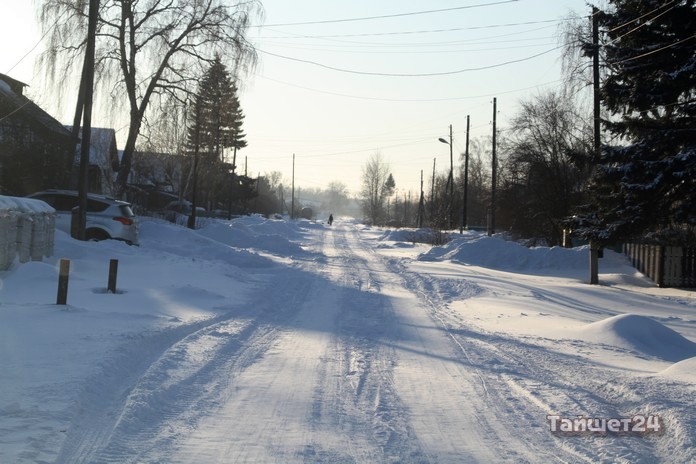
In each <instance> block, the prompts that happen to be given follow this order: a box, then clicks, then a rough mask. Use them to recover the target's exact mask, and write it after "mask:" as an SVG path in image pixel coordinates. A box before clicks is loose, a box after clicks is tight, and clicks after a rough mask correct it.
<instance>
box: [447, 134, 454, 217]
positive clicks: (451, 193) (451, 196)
mask: <svg viewBox="0 0 696 464" xmlns="http://www.w3.org/2000/svg"><path fill="white" fill-rule="evenodd" d="M449 129H450V133H449V148H450V173H449V181H448V182H449V188H450V191H449V208H448V210H449V228H450V229H452V228H453V227H454V155H453V154H452V152H453V150H454V148H453V141H452V124H450V127H449Z"/></svg>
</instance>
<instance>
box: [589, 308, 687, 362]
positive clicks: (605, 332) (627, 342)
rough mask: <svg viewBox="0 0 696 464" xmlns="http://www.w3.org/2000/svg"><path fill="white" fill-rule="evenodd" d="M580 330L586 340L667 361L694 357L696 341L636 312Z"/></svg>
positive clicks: (592, 324) (595, 323)
mask: <svg viewBox="0 0 696 464" xmlns="http://www.w3.org/2000/svg"><path fill="white" fill-rule="evenodd" d="M579 333H580V334H581V336H582V339H583V340H586V341H588V342H595V343H603V344H607V345H612V346H617V347H620V348H625V349H627V350H630V351H634V352H637V353H639V354H642V355H646V356H653V357H656V358H660V359H664V360H666V361H681V360H684V359H686V358H690V357H692V356H696V343H693V342H691V341H689V340H687V339H686V338H684V337H682V336H681V335H679V334H678V333H677V332H675V331H674V330H672V329H670V328H668V327H666V326H664V325H662V324H660V323H659V322H657V321H656V320H654V319H651V318H649V317H646V316H639V315H637V314H622V315H620V316H614V317H610V318H608V319H604V320H601V321H598V322H593V323H591V324H588V325H586V326H585V327H583V328H581V329H579ZM695 366H696V365H695Z"/></svg>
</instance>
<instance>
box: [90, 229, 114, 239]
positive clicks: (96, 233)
mask: <svg viewBox="0 0 696 464" xmlns="http://www.w3.org/2000/svg"><path fill="white" fill-rule="evenodd" d="M110 238H111V237H109V234H107V233H106V232H104V231H103V230H98V229H92V230H88V231H87V240H88V241H90V242H98V241H100V240H108V239H110Z"/></svg>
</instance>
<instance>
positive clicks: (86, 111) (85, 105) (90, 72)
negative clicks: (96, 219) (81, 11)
mask: <svg viewBox="0 0 696 464" xmlns="http://www.w3.org/2000/svg"><path fill="white" fill-rule="evenodd" d="M98 12H99V0H90V2H89V22H88V25H87V46H86V48H85V61H84V64H83V68H82V80H81V82H80V91H79V95H78V104H77V109H76V111H75V122H76V124H75V125H74V127H73V134H77V133H78V128H79V126H80V119H82V121H83V124H82V138H81V139H82V140H81V142H80V174H79V176H80V177H79V182H78V218H77V230H76V231H75V232H76V233H77V236H74V235H73V236H74V237H75V238H77V239H79V240H86V239H87V233H86V228H87V189H88V187H89V186H88V185H87V184H88V178H87V175H88V168H89V152H90V145H91V138H92V137H91V135H92V102H93V99H94V51H95V48H96V40H97V38H96V36H97V15H98ZM83 99H84V100H83ZM80 116H82V117H80ZM71 232H73V230H72V224H71ZM71 235H72V234H71Z"/></svg>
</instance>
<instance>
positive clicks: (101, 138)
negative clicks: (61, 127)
mask: <svg viewBox="0 0 696 464" xmlns="http://www.w3.org/2000/svg"><path fill="white" fill-rule="evenodd" d="M65 128H66V129H67V130H68V131H70V132H71V133H72V126H65ZM78 136H79V137H80V140H81V139H82V127H81V128H80V132H79V134H78ZM81 150H82V143H78V144H77V149H76V153H75V157H76V158H75V162H76V163H79V162H80V153H81ZM89 162H90V163H92V164H99V165H103V166H108V165H109V164H111V163H114V162H115V163H117V164H118V150H117V148H116V131H115V130H114V129H111V128H106V127H92V130H91V131H90V140H89Z"/></svg>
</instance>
